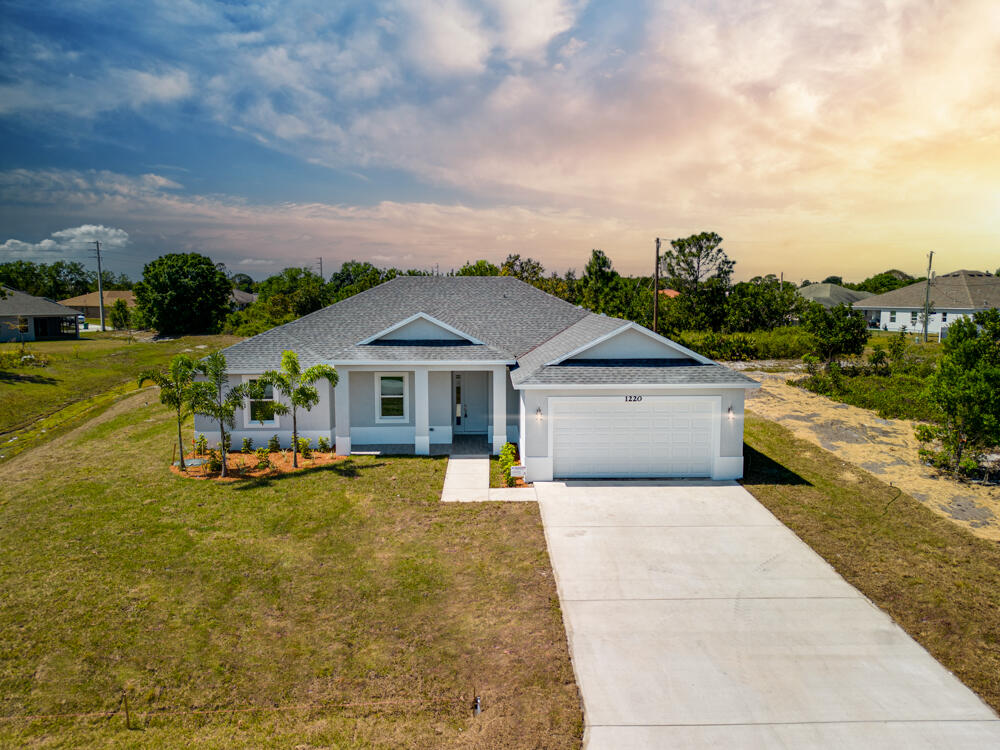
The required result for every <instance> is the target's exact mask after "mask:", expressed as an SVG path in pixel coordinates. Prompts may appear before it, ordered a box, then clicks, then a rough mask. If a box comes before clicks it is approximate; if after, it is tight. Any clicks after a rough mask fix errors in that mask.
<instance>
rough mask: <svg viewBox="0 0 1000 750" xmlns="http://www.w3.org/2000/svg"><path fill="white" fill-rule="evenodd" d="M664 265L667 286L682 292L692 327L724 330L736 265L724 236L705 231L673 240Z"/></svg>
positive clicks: (681, 304)
mask: <svg viewBox="0 0 1000 750" xmlns="http://www.w3.org/2000/svg"><path fill="white" fill-rule="evenodd" d="M661 263H662V268H663V270H664V275H665V276H666V280H667V284H669V286H670V288H672V289H676V290H677V291H678V292H680V296H679V297H678V298H677V300H678V306H679V307H680V308H681V310H682V311H683V314H684V316H685V317H686V318H687V320H688V323H689V325H688V327H689V328H692V329H695V330H703V329H705V328H711V329H712V330H713V331H718V330H720V329H721V328H722V324H723V322H724V321H725V315H726V294H727V293H728V292H729V287H730V279H731V278H732V275H733V267H734V266H735V265H736V263H735V261H732V260H730V259H729V256H728V255H726V251H725V250H724V249H723V248H722V237H720V236H719V235H718V234H716V233H715V232H702V233H701V234H693V235H691V236H690V237H683V238H679V239H676V240H671V241H670V249H669V250H667V251H666V252H665V253H664V255H663V258H662V260H661Z"/></svg>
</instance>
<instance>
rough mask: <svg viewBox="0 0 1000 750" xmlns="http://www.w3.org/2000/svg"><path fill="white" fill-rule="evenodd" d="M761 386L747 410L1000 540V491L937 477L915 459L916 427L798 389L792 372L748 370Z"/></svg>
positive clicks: (946, 514) (975, 530)
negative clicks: (792, 382)
mask: <svg viewBox="0 0 1000 750" xmlns="http://www.w3.org/2000/svg"><path fill="white" fill-rule="evenodd" d="M747 375H749V376H750V377H752V378H754V379H755V380H758V381H760V383H761V388H760V390H758V391H751V392H750V393H749V394H748V396H749V397H748V400H747V408H748V409H749V410H751V411H752V412H754V413H755V414H757V415H759V416H761V417H764V418H765V419H770V420H773V421H775V422H778V423H779V424H781V425H783V426H785V427H786V428H788V429H789V430H791V431H792V432H793V433H794V434H795V435H796V437H799V438H803V439H805V440H809V441H811V442H813V443H815V444H816V445H819V446H820V447H822V448H825V449H826V450H828V451H830V452H832V453H834V454H836V455H837V456H838V457H840V458H841V459H843V460H844V461H847V462H848V463H851V464H854V465H855V466H857V467H859V468H862V469H864V470H865V471H868V472H871V473H872V474H874V475H875V476H877V477H878V478H879V479H881V480H882V481H884V482H892V484H893V485H895V486H896V487H899V488H901V489H902V490H903V491H904V492H905V493H907V494H908V495H910V496H912V497H914V498H916V499H917V500H919V501H920V502H922V503H924V504H925V505H926V506H927V507H928V508H930V509H931V510H933V511H934V512H935V513H940V514H941V515H942V516H944V517H945V518H949V519H951V520H952V521H954V522H955V523H957V524H960V525H962V526H965V527H966V528H968V529H969V530H970V531H971V532H972V533H973V534H976V535H977V536H981V537H984V538H986V539H992V540H994V541H1000V488H998V487H996V486H993V487H985V486H982V485H976V484H966V483H963V482H958V481H955V480H953V479H948V478H946V477H940V476H935V473H934V471H933V470H932V469H930V468H929V467H927V466H925V465H923V464H922V463H920V461H919V460H918V459H917V449H918V447H919V446H918V444H917V441H916V438H914V437H913V425H914V423H913V422H911V421H909V420H903V419H881V418H879V416H878V415H877V414H875V413H874V412H870V411H868V410H866V409H859V408H857V407H854V406H848V405H847V404H838V403H837V402H835V401H831V400H830V399H828V398H825V397H824V396H819V395H817V394H815V393H810V392H809V391H806V390H803V389H801V388H795V387H793V386H790V385H788V384H787V383H786V382H785V380H786V379H787V378H788V377H790V376H793V373H768V372H759V371H747Z"/></svg>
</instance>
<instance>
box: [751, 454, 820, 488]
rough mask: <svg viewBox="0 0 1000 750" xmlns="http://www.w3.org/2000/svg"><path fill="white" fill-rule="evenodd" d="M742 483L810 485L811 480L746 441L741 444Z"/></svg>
mask: <svg viewBox="0 0 1000 750" xmlns="http://www.w3.org/2000/svg"><path fill="white" fill-rule="evenodd" d="M742 481H743V484H785V485H800V486H802V485H805V486H810V487H811V486H812V482H809V481H808V480H806V479H804V478H803V477H801V476H799V475H798V474H796V473H795V472H794V471H792V470H791V469H789V468H788V467H786V466H784V465H782V464H779V463H778V462H777V461H775V460H774V459H773V458H771V457H770V456H768V455H766V454H764V453H761V452H760V451H758V450H756V449H755V448H752V447H750V446H749V445H747V444H746V443H744V444H743V480H742Z"/></svg>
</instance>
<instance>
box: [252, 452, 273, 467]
mask: <svg viewBox="0 0 1000 750" xmlns="http://www.w3.org/2000/svg"><path fill="white" fill-rule="evenodd" d="M254 454H255V455H256V456H257V468H258V469H267V468H269V467H270V466H271V452H270V451H269V450H268V449H267V448H258V449H257V450H256V451H254Z"/></svg>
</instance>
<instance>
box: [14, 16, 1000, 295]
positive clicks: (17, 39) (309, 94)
mask: <svg viewBox="0 0 1000 750" xmlns="http://www.w3.org/2000/svg"><path fill="white" fill-rule="evenodd" d="M998 71H1000V3H997V2H996V0H913V1H909V0H886V1H884V2H879V1H877V0H800V1H796V2H791V1H790V0H789V1H788V2H748V1H747V0H699V1H692V2H583V1H582V0H493V1H492V2H471V1H470V0H422V1H418V0H370V1H369V2H356V3H351V2H336V1H335V0H316V1H309V0H282V2H276V1H274V2H273V1H271V0H258V1H256V2H235V1H232V0H231V1H230V2H219V3H216V2H204V1H202V0H143V2H141V3H135V2H104V1H102V0H86V1H81V2H72V1H71V0H60V1H59V2H51V3H50V2H45V1H44V0H27V1H21V0H0V262H3V261H7V260H13V259H17V258H23V259H28V260H35V261H43V262H52V261H54V260H80V261H83V262H86V263H88V264H91V265H92V264H93V259H92V255H93V254H92V253H90V252H89V251H88V248H89V247H92V242H93V240H95V239H97V240H101V241H102V243H103V247H104V257H105V265H106V267H108V268H110V269H111V270H113V271H115V272H116V273H120V272H124V273H127V274H129V275H130V276H133V277H138V276H139V275H140V274H141V269H142V265H143V264H144V263H145V262H148V261H149V260H151V259H152V258H154V257H156V256H158V255H161V254H163V253H166V252H201V253H204V254H206V255H209V256H210V257H211V258H213V259H214V260H216V261H219V262H224V263H225V264H226V266H227V268H228V269H229V270H230V271H233V272H244V273H249V274H250V275H251V276H254V277H256V278H262V277H264V276H267V275H270V274H272V273H276V272H277V271H280V270H281V269H282V268H284V267H286V266H306V265H310V264H314V265H315V264H317V258H319V257H322V258H323V263H324V271H325V272H326V274H327V275H329V273H330V271H331V270H333V269H334V268H336V267H337V266H339V264H340V263H342V262H343V261H345V260H350V259H358V260H368V261H371V262H373V263H375V264H377V265H393V266H398V267H417V268H432V267H434V266H435V265H436V266H437V267H438V268H439V269H441V270H442V271H444V270H447V269H450V268H457V267H459V266H461V265H462V264H463V263H464V262H465V261H467V260H474V259H477V258H487V259H489V260H492V261H494V262H499V261H501V260H503V258H504V257H505V256H506V255H507V254H508V253H521V254H522V255H529V256H532V257H534V258H537V259H538V260H540V261H541V262H542V263H543V264H544V265H545V266H546V267H547V268H548V269H553V270H559V271H563V270H565V269H567V268H576V269H577V270H578V271H579V270H580V269H582V267H583V265H584V264H585V262H586V259H587V257H588V256H589V254H590V250H591V249H592V248H601V249H603V250H604V251H605V252H606V253H607V254H608V255H609V256H610V257H611V259H612V260H613V261H614V263H615V267H616V268H617V269H618V270H619V271H621V272H623V273H628V274H638V273H644V274H648V273H651V270H652V265H653V252H654V251H653V247H654V238H655V237H657V236H659V237H662V238H664V239H665V240H669V239H671V238H676V237H685V236H688V235H691V234H694V233H697V232H701V231H714V232H718V233H719V234H720V235H722V237H723V238H724V244H723V247H724V248H725V249H726V251H727V253H728V254H729V256H730V257H731V258H732V259H734V260H735V261H736V273H735V275H736V277H737V278H750V277H752V276H755V275H759V274H765V273H775V274H780V273H783V274H784V276H785V278H786V279H791V280H795V281H799V280H802V279H804V278H809V279H812V280H813V281H816V280H819V279H821V278H823V277H825V276H827V275H831V274H835V275H840V276H843V277H844V278H845V279H849V280H861V279H863V278H865V277H866V276H869V275H871V274H873V273H876V272H879V271H882V270H885V269H888V268H900V269H902V270H904V271H907V272H909V273H913V274H918V273H922V272H923V269H924V268H925V266H926V254H927V252H928V251H929V250H934V251H935V259H934V260H935V269H936V270H937V271H938V272H948V271H951V270H955V269H958V268H975V269H980V270H989V271H993V270H994V269H996V268H997V267H998V266H1000V74H998Z"/></svg>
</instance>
